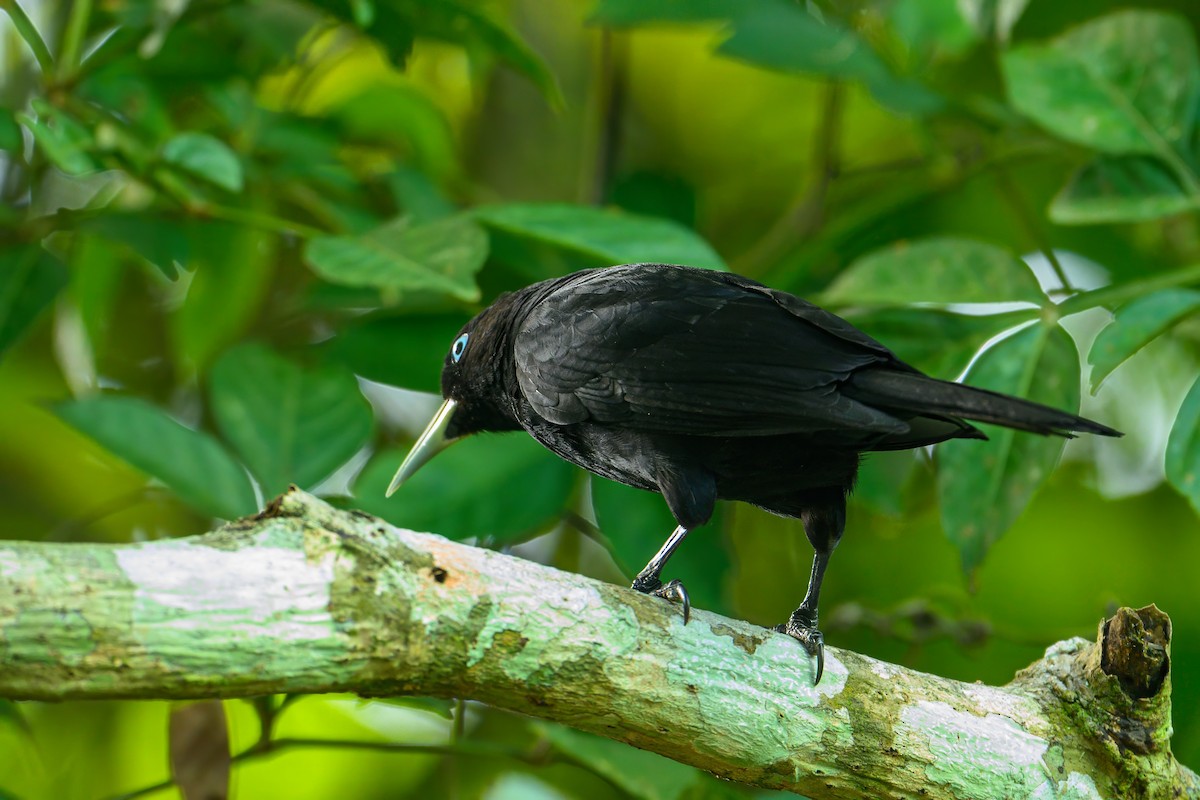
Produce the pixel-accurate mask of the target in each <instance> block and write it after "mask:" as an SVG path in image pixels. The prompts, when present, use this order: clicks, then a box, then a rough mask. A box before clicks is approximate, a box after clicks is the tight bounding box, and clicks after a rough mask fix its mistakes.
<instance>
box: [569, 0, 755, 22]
mask: <svg viewBox="0 0 1200 800" xmlns="http://www.w3.org/2000/svg"><path fill="white" fill-rule="evenodd" d="M751 5H752V4H751V3H747V2H746V1H745V0H600V2H599V3H597V4H596V8H595V10H594V11H593V12H592V16H591V21H592V22H598V23H601V24H604V25H611V26H613V27H618V28H619V27H629V26H634V25H645V24H646V23H650V22H709V21H713V20H722V19H735V18H737V17H739V16H741V15H742V14H744V13H746V12H747V11H748V10H749V9H750V8H751Z"/></svg>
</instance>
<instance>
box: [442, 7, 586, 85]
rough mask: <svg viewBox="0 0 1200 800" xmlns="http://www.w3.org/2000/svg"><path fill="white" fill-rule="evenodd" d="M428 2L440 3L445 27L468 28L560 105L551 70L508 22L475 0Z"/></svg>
mask: <svg viewBox="0 0 1200 800" xmlns="http://www.w3.org/2000/svg"><path fill="white" fill-rule="evenodd" d="M429 5H432V6H435V7H436V6H441V7H442V8H443V9H444V13H446V15H447V17H448V22H449V23H450V24H449V26H447V27H448V29H449V31H451V32H454V33H457V32H459V31H462V30H463V29H464V28H465V29H467V30H469V31H470V32H471V34H472V35H473V36H474V37H475V38H476V39H478V41H479V43H480V44H482V45H483V46H484V47H486V48H488V49H489V50H491V51H492V52H493V53H495V54H496V55H497V56H498V57H499V58H500V59H501V60H503V61H505V62H507V63H508V64H509V65H510V66H511V67H513V68H514V69H516V70H517V71H518V72H521V73H522V74H524V75H525V77H527V78H529V79H530V80H531V81H533V83H534V85H535V86H537V87H538V90H539V91H540V92H541V93H542V96H543V97H545V98H546V99H547V100H548V101H549V102H550V104H551V105H552V106H555V107H560V106H562V104H563V97H562V90H561V89H559V87H558V81H557V80H556V79H555V77H554V73H553V72H551V71H550V68H549V67H548V66H547V65H546V62H545V61H543V60H542V58H541V56H539V55H538V54H537V53H535V52H534V51H533V50H532V49H531V48H530V47H529V45H528V44H526V43H525V42H524V41H523V40H522V39H521V37H519V36H518V35H517V34H516V33H514V32H513V31H512V30H511V29H510V28H509V27H508V26H507V25H505V24H504V23H503V22H501V21H500V20H497V19H493V18H492V17H490V16H488V15H487V14H486V13H484V11H483V10H482V9H481V8H480V7H479V5H478V4H476V3H474V2H460V1H459V0H432V2H430V3H429ZM463 20H465V21H466V24H465V25H464V24H463ZM441 32H442V31H441V30H438V31H435V33H441ZM447 38H450V39H451V41H459V40H460V39H461V35H459V36H454V35H453V33H452V34H451V35H450V36H447Z"/></svg>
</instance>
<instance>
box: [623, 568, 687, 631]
mask: <svg viewBox="0 0 1200 800" xmlns="http://www.w3.org/2000/svg"><path fill="white" fill-rule="evenodd" d="M629 588H631V589H633V590H635V591H638V592H641V593H642V594H652V595H654V596H655V597H661V598H663V599H665V600H670V601H671V602H672V603H679V604H680V605H681V606H683V624H684V625H687V624H688V620H689V619H691V617H692V599H691V597H689V596H688V591H687V589H686V588H684V585H683V583H682V582H680V581H678V580H673V581H668V582H667V583H665V584H664V583H663V582H662V581H661V580H660V579H659V578H658V577H642V576H641V575H638V576H637V577H636V578H634V579H633V584H632V585H631V586H630V587H629Z"/></svg>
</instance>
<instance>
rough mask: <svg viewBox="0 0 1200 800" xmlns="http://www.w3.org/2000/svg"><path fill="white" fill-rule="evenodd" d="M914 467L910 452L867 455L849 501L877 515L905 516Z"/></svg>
mask: <svg viewBox="0 0 1200 800" xmlns="http://www.w3.org/2000/svg"><path fill="white" fill-rule="evenodd" d="M916 466H917V459H916V456H915V455H914V454H913V452H912V451H911V450H898V451H895V452H882V453H867V454H866V455H865V457H864V458H863V460H862V466H860V467H859V470H858V479H857V480H856V481H855V482H854V494H853V495H851V497H853V498H854V499H855V500H858V501H860V502H861V503H863V504H864V505H866V506H867V507H868V508H870V509H871V510H872V511H875V512H876V513H879V514H887V515H889V516H893V517H898V516H900V515H901V514H902V513H903V512H904V495H905V491H906V489H907V485H908V479H909V476H910V475H912V473H913V469H914V468H915V467H916Z"/></svg>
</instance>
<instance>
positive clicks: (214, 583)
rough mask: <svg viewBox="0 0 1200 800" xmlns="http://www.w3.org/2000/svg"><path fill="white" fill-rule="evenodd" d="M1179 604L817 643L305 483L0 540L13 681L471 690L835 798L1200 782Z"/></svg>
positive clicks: (122, 694)
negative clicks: (1016, 626)
mask: <svg viewBox="0 0 1200 800" xmlns="http://www.w3.org/2000/svg"><path fill="white" fill-rule="evenodd" d="M1169 640H1170V622H1169V620H1168V619H1167V618H1166V615H1164V614H1162V612H1160V611H1158V610H1157V609H1156V608H1154V607H1152V606H1151V607H1149V608H1146V609H1141V610H1138V611H1132V610H1128V609H1123V610H1122V611H1121V612H1119V613H1118V614H1117V616H1116V617H1114V618H1113V619H1112V620H1109V621H1107V622H1105V623H1104V624H1103V625H1102V626H1101V630H1100V636H1099V641H1098V642H1097V643H1089V642H1087V641H1085V640H1083V639H1072V640H1069V641H1066V642H1061V643H1059V644H1057V645H1054V646H1053V647H1051V648H1050V649H1049V650H1047V653H1046V657H1045V658H1044V659H1042V660H1040V661H1038V662H1036V663H1034V664H1033V665H1031V666H1030V667H1028V668H1027V669H1025V670H1022V671H1021V672H1020V673H1019V674H1018V675H1017V677H1016V679H1015V680H1014V681H1013V682H1012V683H1010V684H1009V685H1008V686H1005V687H1000V688H993V687H987V686H982V685H977V684H964V683H959V682H956V681H950V680H945V679H942V678H938V677H935V676H931V675H925V674H922V673H918V672H914V671H912V670H908V669H905V668H903V667H899V666H894V665H891V664H886V663H883V662H880V661H875V660H873V659H870V658H867V657H865V656H861V655H857V654H855V653H851V652H848V651H844V650H839V649H837V648H827V649H826V668H825V678H824V680H823V681H822V682H821V684H820V686H817V687H813V686H812V666H811V663H810V660H809V659H808V658H807V657H806V656H805V655H804V652H803V650H802V649H801V648H800V646H799V644H798V643H796V642H795V641H793V640H791V639H789V638H788V637H786V636H783V635H782V634H776V633H773V632H771V631H768V630H765V629H763V628H759V627H756V626H754V625H750V624H748V623H745V622H739V621H736V620H731V619H726V618H724V617H720V616H717V615H715V614H710V613H707V612H704V611H700V610H697V611H694V612H693V617H692V622H691V624H689V625H687V626H684V625H683V624H682V620H681V618H680V615H679V613H678V610H677V609H676V608H675V607H673V606H670V605H669V604H666V603H663V602H662V601H661V600H659V599H657V598H652V597H646V596H643V595H639V594H637V593H635V592H632V591H630V590H628V589H624V588H622V587H618V586H612V585H608V584H603V583H599V582H597V581H594V580H590V579H587V578H583V577H580V576H578V575H571V574H567V573H563V572H559V571H557V570H554V569H551V568H549V567H544V566H540V565H538V564H533V563H530V562H528V561H523V560H521V559H518V558H514V557H510V556H504V555H500V554H498V553H494V552H491V551H487V550H481V549H478V548H473V547H468V546H465V545H462V544H457V543H454V542H450V541H447V540H445V539H442V538H440V537H437V536H431V535H427V534H418V533H413V532H411V531H406V530H401V529H397V528H393V527H392V526H389V525H387V524H385V523H383V522H381V521H379V520H377V519H375V518H373V517H369V516H367V515H364V514H360V513H355V512H343V511H338V510H335V509H333V508H331V507H330V506H328V505H326V504H325V503H323V502H321V501H320V500H317V499H316V498H313V497H311V496H309V495H307V494H304V493H303V492H300V491H297V490H293V491H290V492H288V493H287V494H285V495H283V496H282V497H280V498H279V499H277V500H276V501H275V502H273V503H272V504H271V505H270V507H268V508H267V510H266V511H264V512H263V513H262V514H260V515H258V516H256V517H250V518H246V519H243V520H239V521H237V522H234V523H232V524H230V525H227V526H225V527H223V528H221V529H219V530H216V531H213V532H212V533H209V534H205V535H203V536H197V537H192V538H189V539H176V540H164V541H156V542H150V543H142V544H130V545H116V546H113V545H99V544H66V545H64V544H42V543H22V542H6V543H0V697H7V698H11V699H35V700H60V699H87V698H102V697H118V698H140V699H145V698H209V697H223V698H224V697H238V696H247V695H258V694H266V693H275V692H357V693H359V694H362V695H368V696H371V695H396V694H421V695H436V696H445V697H461V698H469V699H474V700H480V701H483V702H486V703H489V704H491V705H494V706H497V707H500V708H506V709H510V710H513V711H517V712H521V713H525V714H529V715H532V716H536V717H540V718H543V719H549V720H555V721H558V722H562V723H565V724H567V725H570V726H573V727H575V728H579V729H581V730H586V731H591V732H594V733H598V734H601V735H604V736H608V737H611V738H614V739H619V740H622V741H625V742H629V743H630V744H633V745H636V746H638V747H642V748H645V749H647V750H652V751H655V752H658V753H662V754H663V755H666V756H669V757H671V758H674V759H677V760H679V761H682V762H685V763H688V764H692V765H695V766H697V767H700V768H702V769H705V770H708V771H710V772H713V773H715V774H717V775H720V776H722V777H727V778H732V779H734V780H738V781H742V782H745V783H748V784H752V785H755V786H761V787H766V788H777V789H788V790H791V791H796V792H801V793H803V794H805V795H808V796H809V797H812V798H828V797H860V796H863V795H867V796H872V797H880V798H893V797H894V798H900V797H904V798H909V797H913V796H916V795H920V796H922V797H926V798H974V799H975V800H982V799H984V798H1011V797H1037V798H1055V797H1064V798H1065V797H1070V798H1093V797H1096V798H1098V797H1123V798H1140V797H1147V798H1148V797H1181V796H1187V797H1195V796H1198V795H1200V781H1198V780H1197V777H1196V775H1195V774H1194V773H1192V772H1191V771H1189V770H1188V769H1186V768H1185V767H1182V766H1181V765H1179V764H1178V763H1177V762H1176V761H1175V760H1174V758H1173V757H1172V755H1171V751H1170V741H1169V736H1170V731H1171V723H1170V661H1169Z"/></svg>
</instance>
